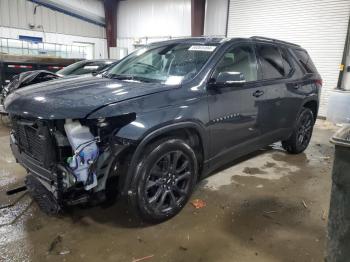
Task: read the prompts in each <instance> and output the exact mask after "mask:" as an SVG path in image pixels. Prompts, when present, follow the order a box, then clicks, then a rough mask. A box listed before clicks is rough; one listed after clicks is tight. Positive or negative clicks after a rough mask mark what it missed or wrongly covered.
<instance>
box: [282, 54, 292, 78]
mask: <svg viewBox="0 0 350 262" xmlns="http://www.w3.org/2000/svg"><path fill="white" fill-rule="evenodd" d="M281 54H282V61H283V65H284V73H285V76H288V75H289V74H290V73H291V72H292V71H293V64H292V61H291V57H290V54H289V52H288V51H287V50H286V49H285V48H281Z"/></svg>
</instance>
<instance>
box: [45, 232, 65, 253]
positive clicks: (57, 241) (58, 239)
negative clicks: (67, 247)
mask: <svg viewBox="0 0 350 262" xmlns="http://www.w3.org/2000/svg"><path fill="white" fill-rule="evenodd" d="M60 243H62V236H60V235H58V236H57V237H55V238H54V240H52V242H51V244H50V246H49V249H48V251H49V253H51V252H52V251H54V250H55V249H56V247H57V245H58V244H60Z"/></svg>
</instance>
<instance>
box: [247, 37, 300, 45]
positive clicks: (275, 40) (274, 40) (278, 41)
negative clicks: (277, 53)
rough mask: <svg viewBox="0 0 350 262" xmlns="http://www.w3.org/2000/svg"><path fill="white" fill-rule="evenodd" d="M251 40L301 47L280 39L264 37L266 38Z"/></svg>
mask: <svg viewBox="0 0 350 262" xmlns="http://www.w3.org/2000/svg"><path fill="white" fill-rule="evenodd" d="M250 38H251V39H256V40H264V41H270V42H274V43H280V44H287V45H293V46H298V47H300V45H297V44H293V43H290V42H287V41H282V40H278V39H274V38H269V37H264V36H252V37H250Z"/></svg>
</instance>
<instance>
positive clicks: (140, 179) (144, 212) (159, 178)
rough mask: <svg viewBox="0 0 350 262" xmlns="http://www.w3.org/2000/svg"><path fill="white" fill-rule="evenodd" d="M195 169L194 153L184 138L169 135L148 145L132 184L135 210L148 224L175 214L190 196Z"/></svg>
mask: <svg viewBox="0 0 350 262" xmlns="http://www.w3.org/2000/svg"><path fill="white" fill-rule="evenodd" d="M197 172H198V166H197V158H196V155H195V152H194V151H193V149H192V148H191V147H190V146H189V145H188V144H187V143H186V142H185V141H183V140H181V139H177V138H168V139H162V140H159V141H157V142H155V143H153V144H150V145H149V146H148V147H147V148H146V150H145V152H144V157H143V158H142V159H141V160H140V161H139V164H138V166H137V171H136V177H135V179H134V181H133V185H132V186H133V188H135V191H136V194H134V195H132V196H131V201H132V203H133V205H132V206H133V208H134V211H136V212H134V213H136V215H137V216H138V217H139V218H141V219H142V220H144V221H147V222H151V223H160V222H162V221H165V220H167V219H169V218H171V217H173V216H175V215H176V214H178V213H179V212H180V210H181V209H182V208H183V207H184V205H185V204H186V202H187V201H188V199H189V198H190V196H191V194H192V191H193V188H194V186H195V184H196V181H197Z"/></svg>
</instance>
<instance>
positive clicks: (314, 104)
mask: <svg viewBox="0 0 350 262" xmlns="http://www.w3.org/2000/svg"><path fill="white" fill-rule="evenodd" d="M303 107H305V108H309V109H310V110H311V111H312V113H313V114H314V117H315V121H316V118H317V113H318V101H317V100H314V99H312V100H309V101H306V102H304V104H303Z"/></svg>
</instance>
